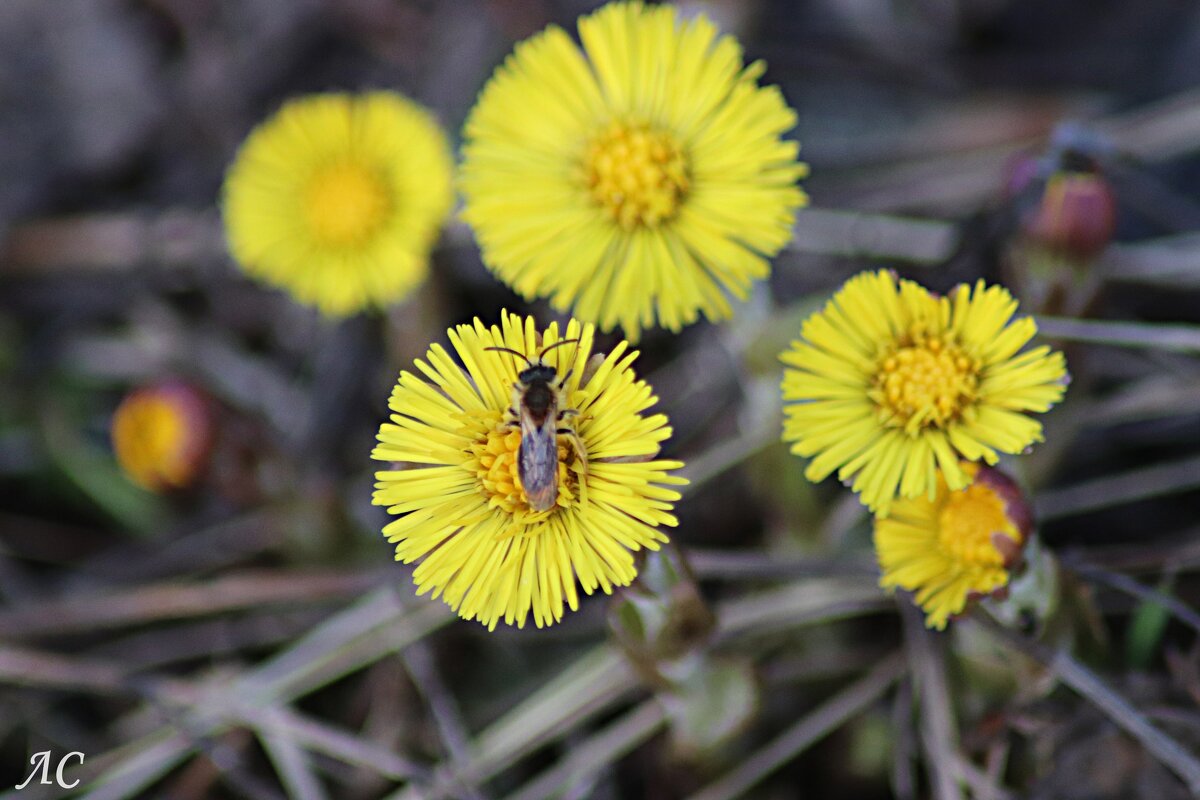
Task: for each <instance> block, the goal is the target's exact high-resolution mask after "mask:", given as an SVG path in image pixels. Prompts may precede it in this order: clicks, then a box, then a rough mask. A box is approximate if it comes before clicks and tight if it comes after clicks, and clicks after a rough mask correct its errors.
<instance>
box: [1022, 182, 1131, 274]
mask: <svg viewBox="0 0 1200 800" xmlns="http://www.w3.org/2000/svg"><path fill="white" fill-rule="evenodd" d="M1116 210H1117V201H1116V197H1115V196H1114V195H1113V191H1112V188H1111V187H1110V186H1109V183H1108V181H1107V180H1105V178H1104V176H1103V175H1101V174H1099V173H1094V172H1067V171H1059V172H1055V173H1054V174H1052V175H1051V176H1050V177H1049V178H1047V179H1046V185H1045V187H1044V189H1043V190H1042V195H1041V200H1040V202H1039V203H1038V205H1037V207H1036V208H1034V209H1033V210H1032V212H1031V213H1030V214H1028V215H1027V216H1026V217H1025V219H1024V220H1023V224H1022V228H1023V230H1024V233H1025V235H1026V236H1028V237H1029V239H1030V240H1031V241H1033V242H1035V243H1036V244H1039V245H1041V246H1042V247H1045V248H1046V249H1047V250H1050V251H1052V252H1055V253H1059V254H1062V255H1064V256H1067V257H1069V258H1071V259H1072V260H1075V261H1089V260H1091V259H1092V258H1095V257H1096V256H1097V255H1098V254H1099V253H1100V252H1101V251H1102V250H1104V248H1105V247H1107V246H1108V243H1109V241H1111V240H1112V236H1113V231H1114V229H1115V227H1116Z"/></svg>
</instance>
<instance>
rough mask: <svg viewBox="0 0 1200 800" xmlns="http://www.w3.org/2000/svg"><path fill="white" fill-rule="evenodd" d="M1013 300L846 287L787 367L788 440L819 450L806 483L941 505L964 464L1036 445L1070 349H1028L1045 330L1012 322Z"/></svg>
mask: <svg viewBox="0 0 1200 800" xmlns="http://www.w3.org/2000/svg"><path fill="white" fill-rule="evenodd" d="M1016 310H1017V302H1016V300H1014V299H1013V298H1012V295H1010V294H1009V293H1008V292H1007V291H1006V290H1005V289H1003V288H1002V287H999V286H990V287H987V286H984V283H983V281H980V282H978V283H977V284H976V285H975V287H974V288H973V289H972V288H971V287H969V286H966V285H961V286H958V287H957V288H955V289H954V290H953V291H952V292H951V293H950V295H949V296H948V297H938V296H935V295H933V294H930V293H929V292H928V291H926V290H925V289H924V288H922V287H921V286H919V285H917V284H916V283H913V282H912V281H907V280H902V281H899V282H897V280H896V278H895V277H894V276H893V275H892V274H891V273H890V272H886V271H880V272H874V273H863V274H861V275H858V276H856V277H854V278H851V279H850V280H849V281H847V282H846V284H845V286H843V287H842V288H841V289H840V290H839V291H838V292H837V294H835V295H834V296H833V299H832V300H830V301H829V303H827V304H826V306H825V308H824V309H823V310H821V311H820V312H818V313H816V314H813V315H812V316H811V317H809V318H808V319H807V320H806V321H805V322H804V325H803V326H802V327H801V331H800V335H801V337H802V339H801V340H800V341H796V342H793V343H792V346H791V348H790V349H789V350H787V351H785V352H784V353H783V354H782V356H781V359H782V360H783V362H784V364H785V365H787V367H789V368H788V369H785V370H784V378H783V398H784V400H785V401H789V403H790V404H788V405H785V407H784V413H785V416H786V419H785V422H784V433H783V438H784V439H785V440H786V441H791V442H795V444H794V445H793V446H792V452H794V453H797V454H799V455H802V456H806V457H807V456H813V457H814V458H813V460H812V463H811V464H809V466H808V469H807V471H806V472H805V475H806V476H807V477H808V478H809V479H810V480H812V481H819V480H823V479H824V478H825V477H826V476H828V475H829V474H830V473H832V472H833V471H834V470H837V473H838V478H839V479H840V480H842V481H846V482H849V481H853V484H852V488H853V489H854V491H856V492H859V493H860V494H861V495H862V500H863V502H864V503H866V504H867V505H868V506H869V507H870V508H871V509H872V510H874V511H877V512H878V513H880V514H884V515H886V514H887V512H888V507H889V506H890V505H891V503H892V500H893V499H894V498H896V497H918V496H920V495H927V496H928V497H931V498H932V497H933V496H934V493H935V491H936V489H937V485H938V484H937V477H936V475H937V472H938V470H939V469H940V470H941V472H942V473H943V474H944V476H945V481H946V483H947V485H948V486H949V488H950V489H951V490H952V491H954V490H958V489H961V488H963V487H964V486H966V485H967V483H968V482H969V479H968V476H967V474H966V473H965V472H964V471H963V470H962V469H961V468H960V467H959V459H960V457H961V458H963V459H966V460H968V461H978V460H984V461H986V462H987V463H989V464H994V463H996V460H997V455H996V454H997V452H1002V453H1019V452H1021V451H1023V450H1024V449H1025V448H1027V447H1029V445H1031V444H1032V443H1033V442H1038V441H1041V439H1042V425H1041V423H1040V422H1038V421H1037V420H1035V419H1033V418H1031V417H1029V416H1027V415H1026V414H1024V413H1022V412H1026V411H1046V410H1048V409H1049V408H1050V406H1051V405H1053V404H1054V403H1056V402H1058V401H1059V400H1060V399H1061V398H1062V395H1063V392H1064V391H1065V389H1066V363H1065V361H1064V360H1063V357H1062V354H1061V353H1057V352H1054V353H1052V352H1050V349H1049V348H1048V347H1037V348H1034V349H1032V350H1027V351H1024V352H1021V348H1023V347H1024V346H1025V345H1026V343H1027V342H1028V341H1029V340H1030V339H1031V338H1032V337H1033V335H1034V334H1035V333H1036V332H1037V324H1036V323H1035V322H1034V321H1033V319H1032V318H1029V317H1023V318H1019V319H1015V320H1014V319H1012V316H1013V313H1014V312H1015V311H1016Z"/></svg>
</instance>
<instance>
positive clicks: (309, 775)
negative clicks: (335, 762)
mask: <svg viewBox="0 0 1200 800" xmlns="http://www.w3.org/2000/svg"><path fill="white" fill-rule="evenodd" d="M259 741H260V742H262V746H263V750H265V751H266V753H267V757H268V758H270V759H271V764H272V765H274V767H275V772H276V774H278V775H279V780H280V781H281V782H282V783H283V787H284V789H286V790H287V795H288V797H289V798H290V800H326V798H327V797H329V795H328V793H327V792H326V791H325V787H324V786H322V785H321V781H320V779H318V778H317V776H316V775H315V774H313V770H312V765H311V764H310V763H309V759H308V755H307V754H306V753H305V752H304V751H303V750H301V749H300V747H299V746H297V744H296V743H295V742H294V741H292V740H291V739H290V738H288V735H287V733H286V732H285V731H284V730H277V731H276V732H275V733H269V734H261V735H260V736H259Z"/></svg>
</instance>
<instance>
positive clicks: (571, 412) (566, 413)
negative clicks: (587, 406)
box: [558, 408, 579, 421]
mask: <svg viewBox="0 0 1200 800" xmlns="http://www.w3.org/2000/svg"><path fill="white" fill-rule="evenodd" d="M578 416H579V409H577V408H564V409H563V410H562V411H560V412H558V419H559V420H560V421H561V420H564V419H566V418H567V417H578Z"/></svg>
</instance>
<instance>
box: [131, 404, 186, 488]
mask: <svg viewBox="0 0 1200 800" xmlns="http://www.w3.org/2000/svg"><path fill="white" fill-rule="evenodd" d="M186 437H187V422H186V421H185V420H184V419H183V417H182V415H181V414H180V412H179V410H178V409H176V408H175V407H174V405H172V404H171V403H170V402H169V401H167V400H165V399H162V398H158V397H142V398H137V399H133V400H131V401H130V402H129V403H128V404H127V405H125V406H124V407H123V408H122V409H121V410H120V411H118V413H117V416H116V418H115V419H114V421H113V445H114V447H115V448H116V449H117V450H118V451H119V453H120V456H121V463H122V465H123V466H124V467H125V469H126V470H127V471H128V472H129V474H130V475H131V476H132V477H133V478H134V479H135V480H136V481H137V483H138V484H140V485H141V486H143V487H146V488H155V487H156V486H157V485H158V484H159V483H160V482H161V483H163V484H166V485H167V486H178V485H181V484H183V483H184V482H185V480H186V478H187V472H188V468H189V465H188V463H187V460H186V457H185V453H184V449H185V447H186V441H185V440H186Z"/></svg>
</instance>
